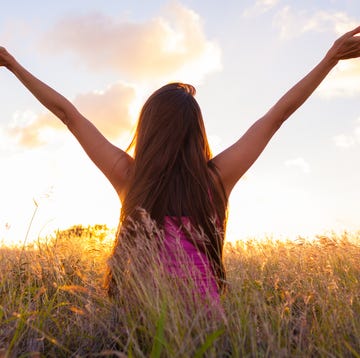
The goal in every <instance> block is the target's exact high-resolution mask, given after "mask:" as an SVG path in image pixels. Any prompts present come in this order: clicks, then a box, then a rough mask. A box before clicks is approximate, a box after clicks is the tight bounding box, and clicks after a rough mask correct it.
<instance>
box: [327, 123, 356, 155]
mask: <svg viewBox="0 0 360 358" xmlns="http://www.w3.org/2000/svg"><path fill="white" fill-rule="evenodd" d="M359 122H360V119H359ZM333 141H334V143H335V145H336V146H337V147H339V148H345V149H347V148H352V147H354V146H356V145H358V144H360V125H358V126H356V127H355V128H354V130H353V131H352V133H350V134H344V133H342V134H339V135H336V136H334V137H333Z"/></svg>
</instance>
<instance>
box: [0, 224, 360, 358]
mask: <svg viewBox="0 0 360 358" xmlns="http://www.w3.org/2000/svg"><path fill="white" fill-rule="evenodd" d="M113 236H114V233H113V232H112V231H110V230H109V229H107V228H106V227H105V226H101V225H97V226H93V227H88V228H84V227H81V226H75V227H72V228H70V229H68V230H66V231H60V232H58V233H56V234H54V235H53V236H52V237H49V238H47V239H46V240H45V239H44V240H39V242H37V243H34V244H32V245H29V246H27V247H26V248H2V249H0V279H1V281H0V357H19V356H21V357H42V356H54V357H71V356H74V357H84V356H86V357H89V356H90V357H104V356H109V357H149V356H150V357H202V356H204V357H360V283H359V280H360V232H359V233H357V234H347V233H344V234H343V235H341V236H336V235H332V236H331V235H330V236H326V237H325V236H322V237H319V238H318V239H317V240H315V241H312V242H309V241H305V240H301V239H299V240H298V241H297V242H284V241H276V240H274V239H272V240H270V239H268V240H262V241H257V240H249V241H247V242H238V243H236V244H227V245H226V248H225V263H226V268H227V272H228V279H227V280H228V289H227V293H226V294H225V295H224V297H223V298H222V305H223V307H224V309H223V311H221V312H220V313H216V312H214V310H212V309H211V310H209V307H211V305H207V304H205V305H202V306H201V305H199V303H198V302H195V301H196V300H191V299H190V300H184V299H183V298H184V296H186V295H187V294H188V295H189V296H190V295H192V293H191V287H190V286H191V285H190V286H187V287H185V286H183V287H180V288H179V285H178V284H177V285H174V282H169V281H166V280H163V281H161V280H162V275H161V272H160V270H157V268H156V267H155V268H154V267H153V266H154V265H151V262H149V260H148V259H147V260H146V262H145V261H141V260H140V261H139V262H140V263H141V265H140V266H139V265H135V266H136V269H127V270H125V271H126V272H125V271H124V272H125V274H124V275H125V276H126V279H121V280H119V287H120V288H119V292H118V293H117V296H116V299H109V298H108V297H107V294H106V290H105V289H104V286H103V282H104V276H105V273H106V267H107V266H106V262H107V259H108V257H109V255H110V252H111V243H112V240H111V238H112V237H113ZM145 256H146V252H145V251H142V252H140V254H138V255H137V257H139V258H140V257H145ZM125 261H126V260H125ZM130 266H131V267H132V266H134V265H133V264H129V267H130ZM139 267H140V269H139ZM144 268H145V269H144ZM154 283H155V284H154ZM186 289H187V291H188V292H184V291H186ZM179 290H180V291H181V292H182V294H179ZM192 297H193V296H192ZM189 302H193V303H189Z"/></svg>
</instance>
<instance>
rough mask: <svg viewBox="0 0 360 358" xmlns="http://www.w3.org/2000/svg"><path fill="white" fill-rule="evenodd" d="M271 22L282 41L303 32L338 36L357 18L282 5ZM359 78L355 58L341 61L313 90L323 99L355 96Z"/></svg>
mask: <svg viewBox="0 0 360 358" xmlns="http://www.w3.org/2000/svg"><path fill="white" fill-rule="evenodd" d="M274 24H275V26H276V27H278V28H279V31H280V37H281V38H282V39H283V40H290V39H293V38H296V37H299V36H301V35H302V34H304V33H307V32H323V33H329V32H330V33H334V34H336V35H337V36H339V35H342V34H343V33H345V32H346V31H349V30H351V29H353V28H355V27H356V26H357V25H358V24H359V21H358V20H357V19H355V18H354V17H352V16H350V15H348V14H347V13H345V12H340V11H324V10H321V11H316V12H311V11H309V10H294V9H293V8H291V7H290V6H285V7H284V8H282V9H281V10H280V11H279V12H278V13H277V15H276V16H275V18H274ZM334 40H335V38H334ZM359 78H360V64H359V61H357V60H347V61H343V62H341V63H340V64H338V66H337V67H336V68H335V69H334V70H333V71H332V72H331V73H330V75H329V76H328V77H327V78H326V79H325V81H324V82H323V83H322V84H321V85H320V87H319V88H318V90H317V92H318V93H319V95H320V96H322V97H324V98H333V97H349V96H354V95H358V94H359V93H360V86H359Z"/></svg>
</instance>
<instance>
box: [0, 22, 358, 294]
mask: <svg viewBox="0 0 360 358" xmlns="http://www.w3.org/2000/svg"><path fill="white" fill-rule="evenodd" d="M359 32H360V27H357V28H356V29H354V30H352V31H350V32H347V33H346V34H344V35H343V36H342V37H340V38H339V39H338V40H337V41H335V43H334V44H333V46H332V47H331V48H330V50H329V51H328V52H327V54H326V55H325V57H324V58H323V59H322V60H321V61H320V62H319V64H318V65H317V66H316V67H315V68H314V69H313V70H312V71H311V72H310V73H309V74H308V75H307V76H306V77H304V78H303V79H302V80H301V81H300V82H298V83H297V84H296V85H295V86H294V87H293V88H291V89H290V90H289V91H288V92H287V93H286V94H285V95H284V96H283V97H282V98H281V99H280V100H279V101H278V102H277V103H276V104H275V105H274V106H273V107H272V108H271V109H270V110H269V111H268V112H267V113H266V114H265V115H264V116H263V117H261V118H260V119H259V120H258V121H256V122H255V123H254V124H253V125H252V126H251V127H250V128H249V129H248V131H247V132H246V133H245V134H244V135H243V136H242V137H241V138H240V139H239V140H238V141H237V142H236V143H235V144H233V145H232V146H230V147H229V148H227V149H226V150H224V151H223V152H222V153H220V154H218V155H217V156H215V157H214V158H212V157H211V153H210V149H209V146H208V142H207V138H206V134H205V129H204V124H203V121H202V117H201V112H200V108H199V106H198V104H197V102H196V101H195V99H194V95H195V89H194V88H193V87H192V86H190V85H185V84H181V83H175V84H169V85H166V86H164V87H162V88H160V89H159V90H158V91H156V92H155V93H154V94H153V95H152V96H151V97H150V98H149V99H148V100H147V102H146V103H145V105H144V107H143V109H142V111H141V114H140V118H139V122H138V126H137V130H136V134H135V137H134V139H133V142H132V145H133V146H134V149H135V150H134V156H133V157H131V156H130V155H129V154H127V153H126V152H125V151H123V150H121V149H119V148H117V147H116V146H114V145H112V144H111V143H110V142H109V141H108V140H106V139H105V138H104V137H103V136H102V134H101V133H100V132H99V131H98V130H97V129H96V128H95V127H94V126H93V125H92V124H91V123H90V122H89V121H88V120H87V119H86V118H84V117H83V116H82V115H81V114H80V113H79V112H78V111H77V109H76V108H75V107H74V106H73V105H72V104H71V103H70V102H69V101H68V100H66V99H65V98H64V97H63V96H61V95H60V94H59V93H57V92H56V91H54V90H53V89H51V88H50V87H49V86H47V85H46V84H44V83H43V82H41V81H40V80H38V79H37V78H35V77H34V76H33V75H32V74H31V73H29V72H28V71H27V70H26V69H24V68H23V67H22V66H21V65H20V64H19V63H18V62H17V61H16V60H15V59H14V58H13V57H12V56H11V55H10V54H9V53H8V52H7V51H6V50H5V48H3V47H1V48H0V66H4V67H6V68H7V69H9V70H10V71H11V72H13V73H14V74H15V76H16V77H17V78H18V79H19V80H20V81H21V82H22V83H23V84H24V85H25V86H26V87H27V88H28V89H29V90H30V91H31V92H32V94H33V95H34V96H35V97H36V98H37V99H38V100H39V101H40V102H41V103H42V104H43V105H44V106H45V107H47V108H48V109H49V110H50V111H51V112H53V113H54V114H55V115H56V116H57V117H58V118H59V119H60V120H61V121H63V122H64V123H65V124H66V125H67V126H68V128H69V130H70V131H71V132H72V133H73V134H74V136H75V137H76V138H77V140H78V141H79V142H80V144H81V145H82V147H83V148H84V150H85V151H86V153H87V154H88V155H89V157H90V158H91V159H92V160H93V162H94V163H95V164H96V165H97V166H98V167H99V169H100V170H101V171H102V172H103V173H104V174H105V176H106V177H107V178H108V179H109V181H110V182H111V184H112V185H113V186H114V188H115V190H116V192H117V194H118V196H119V198H120V200H121V202H122V213H121V218H120V224H121V230H120V239H119V240H117V243H116V245H115V249H114V256H113V257H114V258H115V259H117V257H118V256H117V255H116V252H117V247H118V246H119V245H120V243H121V240H122V239H121V237H127V238H128V239H129V237H131V230H132V229H131V228H132V227H134V226H133V224H134V223H140V224H141V220H142V219H141V216H142V214H141V213H142V212H141V210H139V209H138V208H141V209H143V210H145V211H146V212H147V213H148V214H149V215H150V217H151V218H152V219H153V220H155V222H156V223H157V224H158V226H159V227H160V228H161V229H164V232H165V246H164V247H165V254H164V255H163V256H162V257H163V258H164V260H165V261H166V265H167V267H168V270H169V272H171V273H172V274H175V275H178V276H180V277H183V276H184V275H183V271H182V269H181V267H180V266H181V265H180V263H179V264H178V263H177V261H176V260H177V259H176V255H172V253H173V251H174V250H176V245H175V243H177V244H179V243H180V244H179V245H180V246H181V248H182V249H183V250H184V251H185V254H186V260H187V262H190V263H192V264H193V265H194V267H195V268H197V272H198V274H196V275H195V274H194V280H195V283H196V288H197V289H198V291H199V292H200V294H201V295H205V294H208V293H209V294H210V295H211V297H213V298H214V299H215V300H217V299H218V298H219V294H220V292H221V291H222V290H223V288H224V280H225V270H224V266H223V262H222V248H223V239H224V232H225V225H226V208H227V199H228V197H229V195H230V193H231V190H232V189H233V187H234V185H235V184H236V183H237V181H238V180H239V179H240V177H241V176H242V175H243V174H244V173H245V172H246V171H247V170H248V169H249V168H250V166H251V165H252V164H253V163H254V162H255V160H256V159H257V158H258V156H259V155H260V153H261V152H262V151H263V149H264V148H265V146H266V145H267V143H268V142H269V140H270V138H271V137H272V136H273V135H274V133H275V132H276V131H277V130H278V129H279V128H280V126H281V125H282V123H283V122H284V121H285V120H286V119H287V118H288V117H289V116H290V115H291V114H292V113H293V112H294V111H295V110H296V109H297V108H299V107H300V106H301V105H302V104H303V103H304V102H305V100H306V99H307V98H308V97H309V96H310V95H311V93H312V92H313V91H314V90H315V89H316V88H317V87H318V85H319V84H320V83H321V81H322V80H323V79H324V78H325V77H326V76H327V74H328V73H329V72H330V70H331V69H332V68H333V67H334V66H335V65H336V64H337V63H338V61H339V60H344V59H349V58H356V57H359V56H360V37H357V36H356V34H358V33H359ZM135 227H136V226H135ZM138 227H139V226H138ZM129 233H130V234H129ZM198 233H201V235H199V234H198ZM150 236H151V235H150ZM175 238H177V239H178V240H175ZM179 239H180V240H179ZM191 272H192V271H191Z"/></svg>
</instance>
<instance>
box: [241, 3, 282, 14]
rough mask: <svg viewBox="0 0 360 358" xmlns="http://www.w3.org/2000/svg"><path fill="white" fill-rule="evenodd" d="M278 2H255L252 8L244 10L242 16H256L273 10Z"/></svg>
mask: <svg viewBox="0 0 360 358" xmlns="http://www.w3.org/2000/svg"><path fill="white" fill-rule="evenodd" d="M279 2H280V0H257V1H256V2H255V4H254V5H253V6H250V7H248V8H246V9H245V10H244V12H243V16H245V17H252V16H258V15H261V14H264V13H266V12H268V11H269V10H271V9H273V8H274V7H275V6H276V5H277V4H278V3H279Z"/></svg>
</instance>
